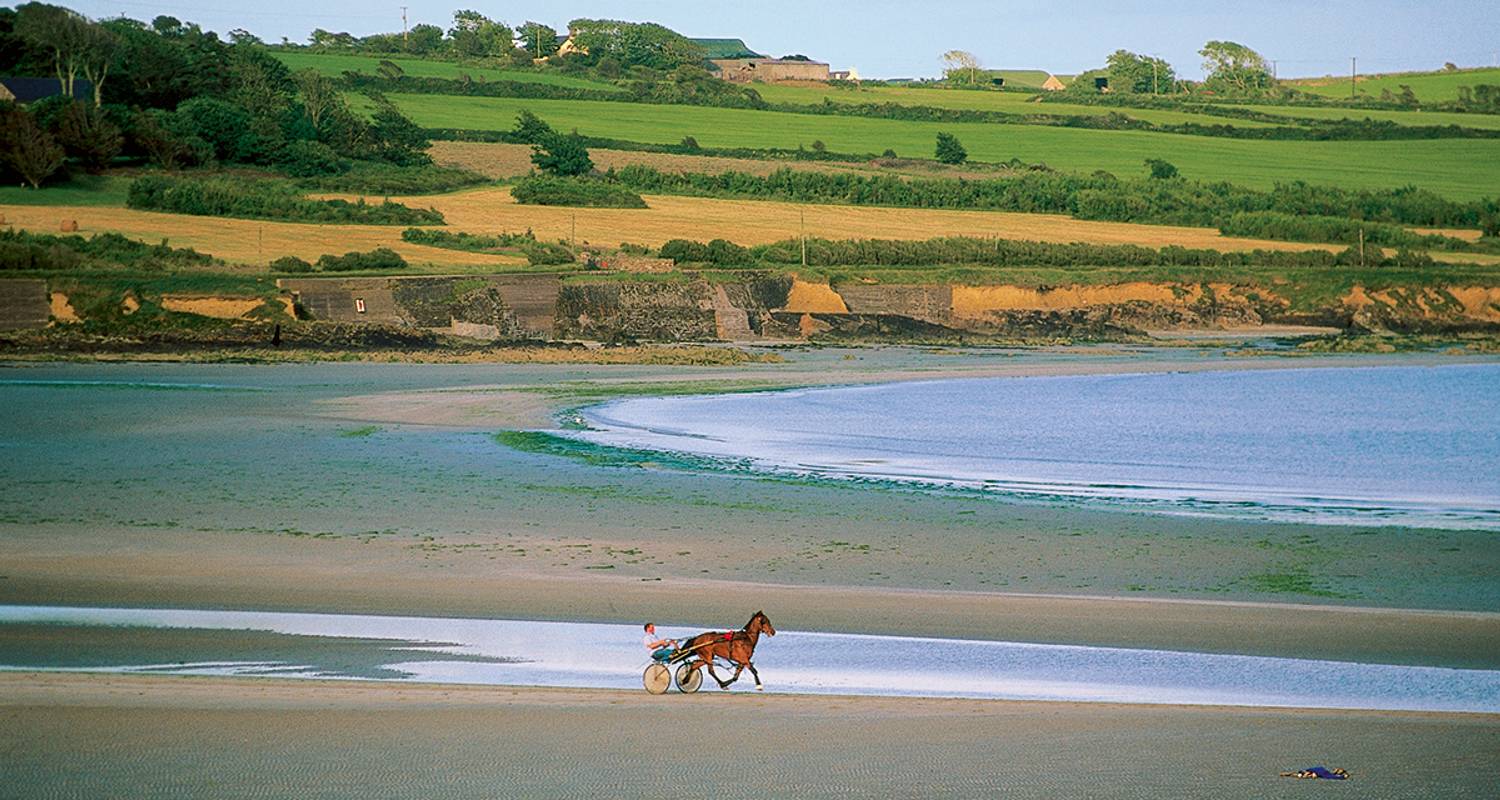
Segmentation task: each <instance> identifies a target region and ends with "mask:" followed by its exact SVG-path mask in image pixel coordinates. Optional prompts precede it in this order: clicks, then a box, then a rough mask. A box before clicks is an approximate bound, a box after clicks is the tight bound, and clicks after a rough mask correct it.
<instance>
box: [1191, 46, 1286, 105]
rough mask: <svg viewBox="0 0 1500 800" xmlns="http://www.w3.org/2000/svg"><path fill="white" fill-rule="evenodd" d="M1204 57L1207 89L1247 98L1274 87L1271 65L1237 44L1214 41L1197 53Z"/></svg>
mask: <svg viewBox="0 0 1500 800" xmlns="http://www.w3.org/2000/svg"><path fill="white" fill-rule="evenodd" d="M1198 55H1200V56H1203V71H1204V72H1206V73H1208V78H1207V80H1205V81H1204V85H1206V86H1208V87H1209V88H1211V89H1218V90H1221V91H1229V92H1237V93H1241V94H1247V93H1251V92H1255V91H1259V90H1263V89H1267V88H1269V87H1270V85H1271V70H1270V65H1269V64H1268V63H1267V62H1266V59H1265V57H1264V56H1262V55H1261V54H1260V53H1257V52H1255V51H1254V50H1251V49H1250V48H1248V47H1246V46H1244V45H1242V44H1239V43H1238V42H1220V41H1212V42H1209V43H1207V44H1205V45H1203V49H1202V50H1199V51H1198Z"/></svg>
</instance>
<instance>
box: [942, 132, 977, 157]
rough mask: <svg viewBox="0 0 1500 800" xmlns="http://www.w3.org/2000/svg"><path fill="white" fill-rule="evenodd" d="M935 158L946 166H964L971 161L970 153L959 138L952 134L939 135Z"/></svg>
mask: <svg viewBox="0 0 1500 800" xmlns="http://www.w3.org/2000/svg"><path fill="white" fill-rule="evenodd" d="M935 156H936V158H937V160H938V161H941V162H942V163H944V164H962V163H964V162H965V161H968V160H969V151H968V150H965V149H964V146H963V145H962V144H960V143H959V141H958V137H957V136H954V135H953V134H951V133H939V134H938V135H937V150H936V152H935Z"/></svg>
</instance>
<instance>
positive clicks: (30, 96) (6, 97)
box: [0, 78, 94, 103]
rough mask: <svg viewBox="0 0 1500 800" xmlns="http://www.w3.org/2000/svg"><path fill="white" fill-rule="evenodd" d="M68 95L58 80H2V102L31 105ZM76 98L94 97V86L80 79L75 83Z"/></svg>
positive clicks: (0, 82) (0, 89)
mask: <svg viewBox="0 0 1500 800" xmlns="http://www.w3.org/2000/svg"><path fill="white" fill-rule="evenodd" d="M64 94H67V92H66V91H64V89H63V83H62V81H60V80H58V79H57V78H0V101H8V102H12V103H30V102H33V101H35V100H45V99H46V98H48V97H57V96H58V95H64ZM73 96H74V97H93V96H94V84H93V83H91V82H89V81H86V80H83V79H78V80H75V81H73Z"/></svg>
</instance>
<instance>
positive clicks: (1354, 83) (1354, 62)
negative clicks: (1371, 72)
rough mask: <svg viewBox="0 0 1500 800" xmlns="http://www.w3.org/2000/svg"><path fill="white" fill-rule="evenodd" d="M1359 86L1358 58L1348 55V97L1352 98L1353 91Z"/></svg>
mask: <svg viewBox="0 0 1500 800" xmlns="http://www.w3.org/2000/svg"><path fill="white" fill-rule="evenodd" d="M1358 88H1359V58H1358V57H1356V56H1350V57H1349V99H1350V100H1353V99H1354V95H1355V91H1356V90H1357V89H1358Z"/></svg>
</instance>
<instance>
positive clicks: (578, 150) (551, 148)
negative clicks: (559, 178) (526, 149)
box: [531, 133, 594, 176]
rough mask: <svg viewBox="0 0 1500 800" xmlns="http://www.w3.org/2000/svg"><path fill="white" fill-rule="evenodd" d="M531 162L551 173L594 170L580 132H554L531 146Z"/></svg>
mask: <svg viewBox="0 0 1500 800" xmlns="http://www.w3.org/2000/svg"><path fill="white" fill-rule="evenodd" d="M531 163H533V164H535V165H536V166H537V169H540V170H541V171H542V172H545V173H547V174H549V175H564V176H576V175H587V174H588V173H590V172H592V171H593V170H594V162H593V160H592V159H590V158H589V151H588V148H586V147H584V146H583V137H582V136H579V135H578V134H576V133H574V134H570V135H568V136H559V135H557V134H552V135H551V136H547V137H544V138H543V139H542V140H541V141H539V142H537V143H536V144H533V145H532V146H531Z"/></svg>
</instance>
